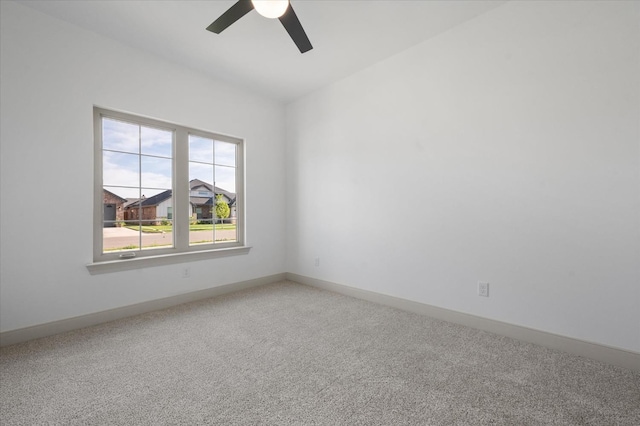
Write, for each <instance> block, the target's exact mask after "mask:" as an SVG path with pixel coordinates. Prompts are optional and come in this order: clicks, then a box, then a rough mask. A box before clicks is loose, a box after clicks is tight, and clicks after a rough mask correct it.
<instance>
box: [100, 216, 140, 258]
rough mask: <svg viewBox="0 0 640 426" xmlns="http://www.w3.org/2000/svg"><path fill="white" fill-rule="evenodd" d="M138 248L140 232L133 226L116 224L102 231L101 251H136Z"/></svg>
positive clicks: (121, 223) (122, 223) (125, 223)
mask: <svg viewBox="0 0 640 426" xmlns="http://www.w3.org/2000/svg"><path fill="white" fill-rule="evenodd" d="M138 248H140V231H139V227H138V226H136V225H135V224H130V223H129V224H127V222H117V224H115V225H110V226H108V225H107V224H106V223H105V226H104V228H103V230H102V250H103V251H104V252H113V251H123V250H137V249H138Z"/></svg>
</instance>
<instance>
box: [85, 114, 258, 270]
mask: <svg viewBox="0 0 640 426" xmlns="http://www.w3.org/2000/svg"><path fill="white" fill-rule="evenodd" d="M94 131H95V153H96V154H95V196H94V202H95V206H94V263H93V264H91V265H89V269H90V271H92V269H93V270H96V271H97V270H98V269H100V268H99V267H98V266H96V265H99V264H101V263H102V264H104V263H109V264H114V263H129V264H131V263H133V264H137V265H138V266H137V267H140V266H144V265H146V264H158V263H160V262H158V261H154V262H146V263H145V262H141V261H142V260H144V259H145V258H147V259H153V258H156V259H157V258H162V259H163V262H162V263H167V262H177V261H182V260H184V259H185V258H184V256H185V255H190V256H193V254H195V253H198V259H201V258H203V257H215V256H217V255H218V254H221V253H224V254H225V255H228V254H230V252H233V251H237V252H238V253H241V252H246V251H247V250H244V251H242V250H237V249H247V248H246V247H245V245H244V220H243V218H244V215H243V211H244V194H243V188H244V185H243V176H244V175H243V170H242V165H243V164H244V161H243V144H244V142H243V140H242V139H238V138H234V137H229V136H223V135H219V134H215V133H212V132H207V131H202V130H196V129H190V128H186V127H183V126H179V125H176V124H172V123H167V122H162V121H158V120H152V119H148V118H144V117H138V116H134V115H131V114H125V113H120V112H116V111H109V110H105V109H101V108H97V107H96V108H94ZM172 256H173V257H175V259H171V258H172ZM132 259H134V260H135V262H131V260H132ZM178 259H182V260H178ZM129 266H130V265H129ZM102 269H104V268H102ZM113 269H130V268H129V267H126V268H118V267H115V268H113Z"/></svg>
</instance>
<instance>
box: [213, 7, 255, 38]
mask: <svg viewBox="0 0 640 426" xmlns="http://www.w3.org/2000/svg"><path fill="white" fill-rule="evenodd" d="M252 10H253V3H251V0H238V2H237V3H236V4H234V5H233V6H231V7H230V8H229V9H228V10H227V11H226V12H225V13H223V14H222V15H220V17H219V18H218V19H216V20H215V21H213V23H212V24H211V25H209V26H208V27H207V30H209V31H211V32H213V33H216V34H220V33H221V32H222V31H224V30H225V29H226V28H227V27H228V26H229V25H231V24H233V23H234V22H236V21H237V20H238V19H240V18H242V17H243V16H244V15H246V14H247V13H249V12H251V11H252Z"/></svg>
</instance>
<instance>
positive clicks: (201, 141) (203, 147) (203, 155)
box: [189, 135, 213, 163]
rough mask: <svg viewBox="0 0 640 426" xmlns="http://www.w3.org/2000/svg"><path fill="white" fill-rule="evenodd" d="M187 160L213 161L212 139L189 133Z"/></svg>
mask: <svg viewBox="0 0 640 426" xmlns="http://www.w3.org/2000/svg"><path fill="white" fill-rule="evenodd" d="M189 160H190V161H201V162H203V163H213V139H207V138H202V137H200V136H194V135H189Z"/></svg>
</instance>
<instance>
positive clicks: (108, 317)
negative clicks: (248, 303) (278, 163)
mask: <svg viewBox="0 0 640 426" xmlns="http://www.w3.org/2000/svg"><path fill="white" fill-rule="evenodd" d="M284 279H285V274H284V273H282V274H275V275H269V276H267V277H261V278H256V279H253V280H247V281H241V282H237V283H232V284H227V285H222V286H219V287H213V288H208V289H205V290H199V291H194V292H191V293H185V294H179V295H176V296H171V297H166V298H163V299H157V300H150V301H148V302H142V303H136V304H135V305H128V306H123V307H120V308H115V309H109V310H107V311H101V312H95V313H93V314H87V315H81V316H78V317H73V318H68V319H63V320H60V321H53V322H49V323H46V324H38V325H34V326H31V327H25V328H20V329H17V330H10V331H4V332H2V333H0V346H8V345H12V344H14V343H20V342H26V341H27V340H32V339H37V338H40V337H47V336H52V335H54V334H59V333H64V332H66V331H71V330H77V329H79V328H84V327H90V326H92V325H97V324H102V323H105V322H109V321H114V320H117V319H121V318H126V317H131V316H134V315H140V314H144V313H147V312H152V311H157V310H159V309H166V308H169V307H171V306H176V305H181V304H183V303H188V302H193V301H196V300H202V299H208V298H210V297H215V296H221V295H223V294H227V293H233V292H236V291H240V290H244V289H247V288H251V287H258V286H261V285H265V284H271V283H274V282H278V281H282V280H284Z"/></svg>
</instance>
